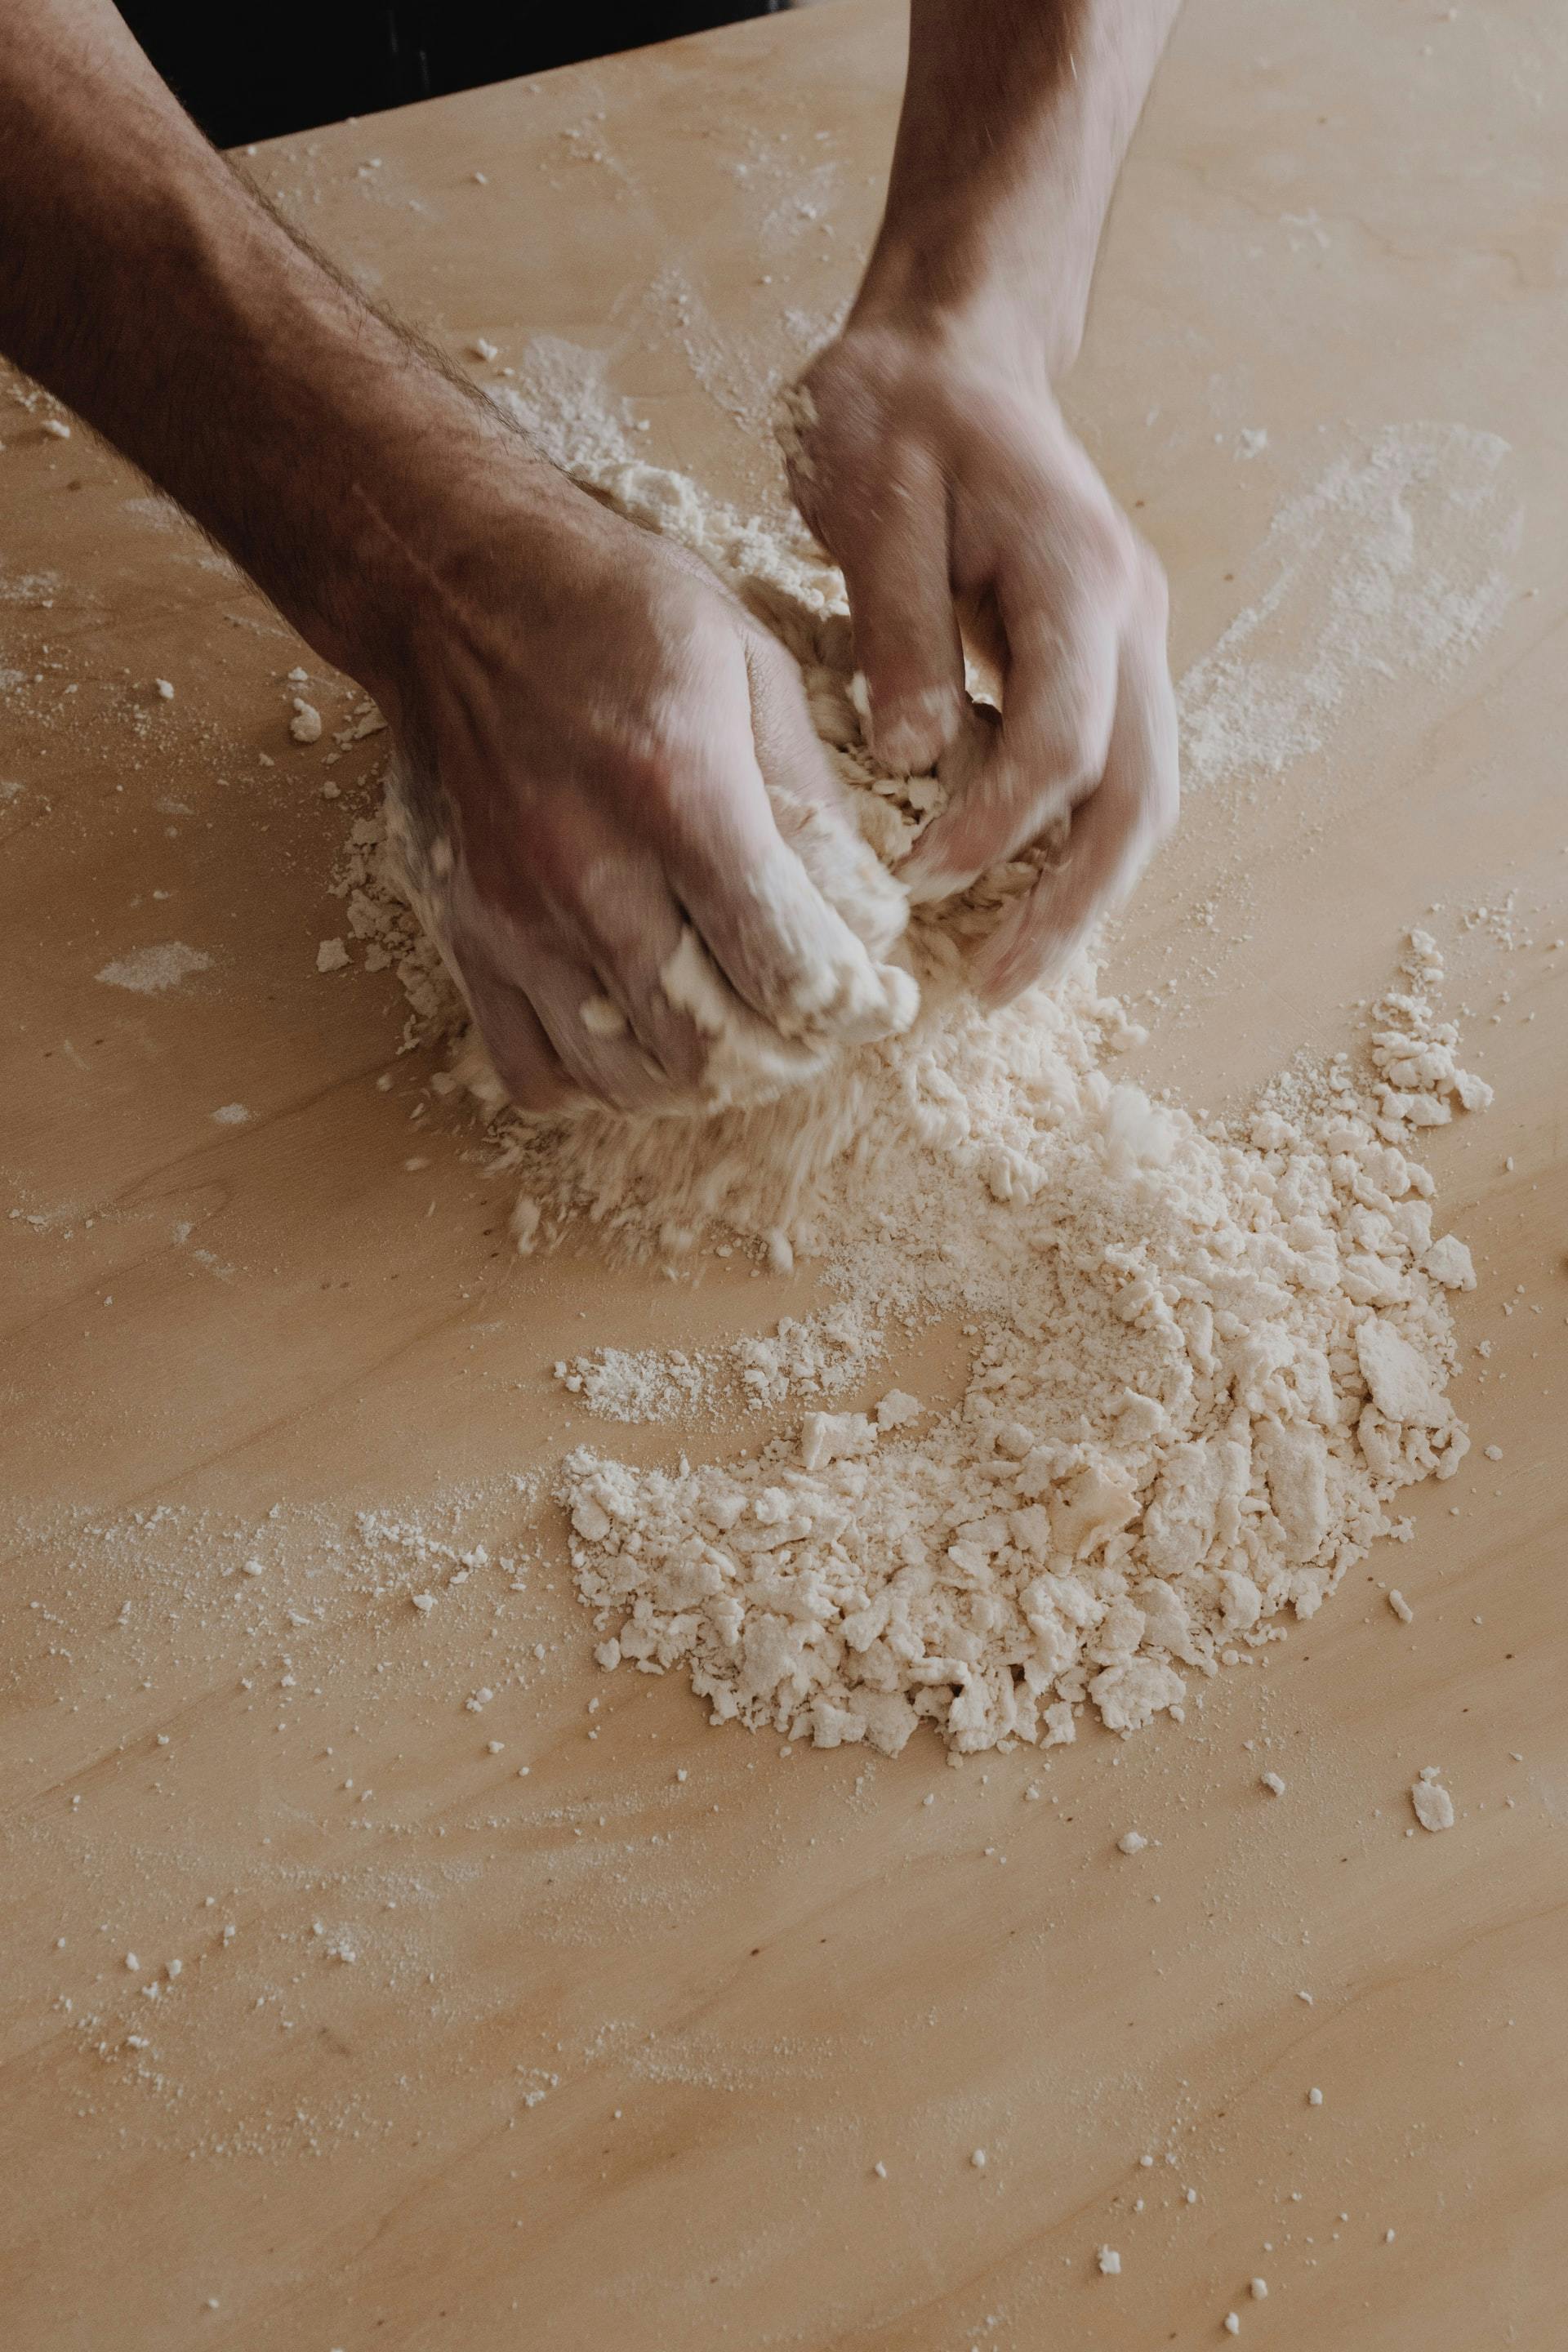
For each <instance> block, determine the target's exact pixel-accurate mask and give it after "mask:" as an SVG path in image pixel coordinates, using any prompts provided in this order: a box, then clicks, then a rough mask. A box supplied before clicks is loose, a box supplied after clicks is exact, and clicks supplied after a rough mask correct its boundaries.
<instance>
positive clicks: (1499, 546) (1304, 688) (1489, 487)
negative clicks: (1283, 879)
mask: <svg viewBox="0 0 1568 2352" xmlns="http://www.w3.org/2000/svg"><path fill="white" fill-rule="evenodd" d="M1507 455H1508V445H1507V443H1506V442H1504V441H1501V440H1500V439H1499V438H1498V436H1496V435H1495V434H1491V433H1477V432H1472V431H1470V430H1469V429H1468V428H1467V427H1465V426H1463V425H1388V426H1385V427H1384V430H1383V431H1381V432H1380V433H1378V434H1377V435H1376V436H1374V438H1373V442H1372V444H1371V446H1370V448H1369V449H1368V450H1367V452H1366V454H1365V456H1364V457H1361V458H1359V459H1357V458H1352V457H1342V458H1339V459H1338V460H1336V462H1335V463H1334V464H1333V465H1332V466H1331V467H1329V469H1328V470H1327V472H1326V473H1325V474H1324V475H1323V477H1322V478H1321V480H1320V481H1319V482H1318V483H1317V484H1316V486H1315V487H1314V488H1312V489H1310V490H1309V491H1306V492H1304V493H1303V494H1302V495H1300V497H1297V498H1293V499H1289V500H1288V501H1287V503H1286V504H1285V505H1284V506H1283V507H1282V508H1281V509H1280V510H1279V514H1278V515H1277V516H1276V518H1275V520H1274V524H1273V527H1272V529H1271V530H1270V531H1269V534H1268V541H1267V542H1266V544H1265V546H1264V548H1263V550H1262V552H1261V556H1260V559H1259V562H1260V566H1261V567H1262V568H1263V569H1264V570H1265V571H1266V572H1267V573H1268V583H1267V585H1266V586H1265V587H1264V589H1263V591H1262V593H1260V595H1259V596H1258V601H1257V602H1256V604H1251V605H1248V606H1247V608H1246V609H1245V610H1244V611H1243V612H1242V613H1240V614H1238V615H1237V618H1236V620H1235V621H1233V622H1232V624H1231V625H1230V626H1229V628H1228V629H1226V632H1225V635H1223V636H1222V637H1221V638H1220V640H1219V643H1218V644H1217V645H1216V646H1215V647H1214V649H1213V650H1212V652H1210V653H1208V654H1206V655H1205V656H1204V658H1203V659H1202V660H1201V661H1200V662H1197V663H1196V664H1194V667H1193V668H1191V669H1190V670H1189V671H1188V672H1187V674H1186V676H1185V677H1184V678H1183V680H1182V682H1181V688H1180V694H1179V701H1180V706H1181V716H1182V766H1183V781H1184V785H1185V787H1186V788H1187V789H1188V790H1189V791H1191V790H1194V789H1195V788H1202V787H1203V786H1205V785H1208V784H1216V783H1228V782H1238V781H1247V782H1250V781H1253V780H1255V779H1256V778H1257V777H1258V776H1259V775H1269V774H1272V775H1279V774H1281V773H1282V772H1284V771H1285V770H1286V769H1287V768H1289V767H1290V766H1293V765H1294V764H1295V762H1296V761H1299V760H1301V759H1304V758H1306V757H1307V756H1308V755H1310V754H1311V753H1314V752H1319V751H1322V750H1323V749H1324V748H1325V746H1326V745H1327V744H1328V742H1329V740H1330V739H1331V735H1332V732H1333V730H1334V728H1335V726H1336V725H1337V724H1340V723H1342V721H1343V719H1345V718H1346V717H1347V716H1349V715H1350V713H1351V712H1352V710H1353V709H1355V708H1356V707H1357V706H1358V705H1359V704H1360V703H1361V701H1362V700H1363V698H1364V697H1365V695H1366V693H1367V692H1368V691H1369V690H1370V689H1371V688H1373V687H1374V686H1375V684H1376V682H1377V680H1378V679H1379V678H1388V677H1396V676H1399V675H1400V674H1409V673H1410V672H1412V671H1414V672H1416V673H1420V674H1425V675H1426V676H1429V677H1440V676H1442V675H1443V674H1444V673H1445V672H1446V671H1447V670H1450V669H1451V668H1452V667H1454V666H1455V665H1456V663H1458V661H1459V660H1460V659H1462V658H1463V657H1464V656H1466V655H1467V654H1468V653H1470V652H1472V651H1473V650H1474V648H1475V646H1477V645H1479V643H1480V641H1481V639H1482V638H1483V637H1485V636H1486V635H1488V634H1489V632H1490V631H1491V630H1492V629H1494V628H1495V627H1496V626H1497V624H1498V622H1499V621H1500V618H1501V616H1502V613H1503V610H1504V607H1505V605H1506V603H1507V597H1508V583H1507V580H1506V577H1505V575H1504V572H1503V571H1502V568H1501V562H1500V559H1501V557H1502V556H1503V555H1504V554H1505V553H1506V552H1507V551H1510V549H1511V548H1512V547H1513V546H1514V545H1516V544H1517V541H1518V538H1519V530H1520V520H1521V518H1520V514H1519V510H1518V509H1517V508H1516V507H1515V506H1514V504H1513V503H1512V501H1511V500H1510V499H1509V498H1508V497H1507V495H1506V493H1505V491H1504V488H1503V484H1502V480H1501V472H1502V462H1503V459H1504V458H1505V457H1507Z"/></svg>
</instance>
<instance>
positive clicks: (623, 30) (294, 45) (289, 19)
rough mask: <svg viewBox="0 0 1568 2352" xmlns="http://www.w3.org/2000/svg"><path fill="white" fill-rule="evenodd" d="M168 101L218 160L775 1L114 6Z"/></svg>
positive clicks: (270, 1)
mask: <svg viewBox="0 0 1568 2352" xmlns="http://www.w3.org/2000/svg"><path fill="white" fill-rule="evenodd" d="M119 5H120V9H121V15H122V16H124V18H125V20H126V22H127V23H128V24H129V26H131V29H132V32H133V33H134V34H135V36H136V37H137V39H138V40H139V41H140V42H141V44H142V47H143V48H144V49H145V50H146V52H147V54H148V56H149V57H150V58H152V60H153V64H154V65H155V66H156V67H157V68H158V70H159V72H160V73H161V74H162V75H163V79H164V80H165V81H166V82H168V83H169V85H170V87H171V88H172V89H174V93H175V95H176V96H177V97H178V98H179V99H180V100H182V101H183V102H184V105H185V106H186V107H187V108H188V109H189V110H190V111H191V113H192V114H194V115H195V119H196V121H198V122H199V123H200V124H201V127H202V129H203V130H204V131H205V132H206V133H207V136H208V137H209V138H210V139H213V140H215V141H216V143H217V144H218V146H220V147H237V146H239V145H241V144H242V143H243V142H245V141H247V140H249V139H271V138H274V137H276V136H278V135H279V133H281V132H283V131H309V130H313V129H314V128H315V127H316V126H317V124H319V123H322V122H339V121H342V118H343V117H344V116H345V115H348V114H375V113H378V112H380V110H382V109H383V108H384V107H388V106H404V105H406V104H407V103H408V102H409V100H413V99H419V98H436V97H439V96H441V95H442V94H443V93H445V92H446V91H447V90H454V89H474V88H475V87H476V86H477V85H478V84H479V83H481V82H489V81H505V80H507V79H510V77H511V76H512V75H514V74H526V73H540V72H542V71H543V70H544V69H545V68H547V67H550V66H563V65H572V64H574V63H575V62H576V61H577V60H578V59H579V58H601V57H607V56H608V55H609V54H610V52H611V51H612V50H615V49H634V48H640V47H642V46H643V45H644V43H646V42H648V41H664V40H668V39H670V38H671V37H673V36H674V35H675V34H677V33H697V32H702V31H705V30H706V29H707V28H708V27H709V26H712V25H728V24H732V23H733V22H734V21H735V20H736V18H738V17H741V16H767V15H769V14H771V13H772V11H773V9H774V8H775V7H779V6H782V5H787V0H649V4H648V5H641V6H623V7H616V6H613V5H608V4H607V0H579V5H573V6H570V7H564V8H563V7H542V6H539V5H531V0H315V5H313V6H311V5H304V0H261V5H250V6H239V7H237V8H236V9H235V10H234V13H233V14H232V15H231V14H230V12H229V10H228V9H227V8H226V7H225V6H223V5H219V0H202V5H192V0H119Z"/></svg>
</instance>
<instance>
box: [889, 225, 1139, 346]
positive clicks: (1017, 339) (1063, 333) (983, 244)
mask: <svg viewBox="0 0 1568 2352" xmlns="http://www.w3.org/2000/svg"><path fill="white" fill-rule="evenodd" d="M1092 266H1093V255H1092V252H1091V253H1089V254H1088V255H1086V256H1079V255H1077V254H1075V253H1073V252H1072V251H1071V250H1070V249H1064V248H1063V247H1053V246H1052V244H1051V243H1050V241H1049V240H1048V239H1047V237H1046V236H1043V235H1041V234H1037V235H1035V236H1033V237H1031V236H1029V235H1028V234H1027V233H1026V232H1022V233H1020V232H1017V231H1015V232H1014V233H1012V234H1008V233H1006V232H1005V231H1004V230H1003V229H1002V228H1001V227H999V226H998V227H995V228H994V229H993V230H992V231H990V232H989V233H987V232H984V231H981V230H976V229H975V228H974V227H973V226H966V227H964V228H954V227H952V226H940V225H932V226H930V227H929V228H928V229H924V230H917V231H916V232H915V233H912V234H911V233H910V232H907V231H904V230H900V232H899V233H898V234H897V235H896V236H889V235H887V234H884V236H882V237H881V238H879V241H878V245H877V249H876V251H875V253H874V254H873V255H872V257H871V260H870V262H869V264H868V268H867V271H866V277H865V280H864V282H863V284H862V285H861V288H860V290H859V293H858V296H857V298H856V301H855V304H854V307H853V309H852V310H851V312H850V315H849V320H848V321H847V331H849V332H855V331H868V332H870V331H885V332H889V333H893V334H896V335H899V336H901V337H903V338H905V339H907V340H909V341H916V342H919V343H921V345H922V346H924V347H926V348H931V347H935V348H938V349H945V350H950V351H952V352H954V353H955V354H961V355H963V354H966V355H967V356H968V357H969V358H970V359H971V360H972V361H973V358H974V357H975V356H976V355H977V354H984V357H985V359H986V362H987V363H988V364H994V365H995V366H996V367H997V368H999V369H1001V370H1003V371H1005V372H1006V373H1012V374H1024V375H1026V376H1030V377H1041V378H1043V379H1044V381H1045V383H1047V385H1054V384H1055V383H1057V381H1058V378H1059V377H1061V376H1063V375H1065V374H1066V373H1067V371H1068V368H1070V367H1071V365H1072V363H1073V361H1074V360H1075V359H1076V358H1077V356H1078V352H1079V344H1080V343H1081V341H1082V340H1083V329H1084V320H1085V316H1086V314H1087V310H1088V303H1089V273H1090V270H1091V268H1092Z"/></svg>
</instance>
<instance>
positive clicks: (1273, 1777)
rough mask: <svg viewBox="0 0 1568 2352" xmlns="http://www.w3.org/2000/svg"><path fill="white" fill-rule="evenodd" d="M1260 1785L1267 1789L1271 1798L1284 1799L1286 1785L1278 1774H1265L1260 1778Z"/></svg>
mask: <svg viewBox="0 0 1568 2352" xmlns="http://www.w3.org/2000/svg"><path fill="white" fill-rule="evenodd" d="M1259 1785H1260V1786H1261V1787H1263V1788H1265V1789H1267V1790H1268V1793H1269V1795H1270V1796H1271V1797H1282V1796H1283V1795H1284V1794H1285V1783H1284V1781H1283V1780H1281V1779H1280V1777H1279V1773H1278V1772H1265V1773H1263V1774H1262V1775H1261V1776H1260V1780H1259Z"/></svg>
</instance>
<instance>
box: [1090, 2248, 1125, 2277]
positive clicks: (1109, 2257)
mask: <svg viewBox="0 0 1568 2352" xmlns="http://www.w3.org/2000/svg"><path fill="white" fill-rule="evenodd" d="M1094 2259H1095V2263H1096V2266H1097V2267H1098V2269H1099V2272H1100V2277H1101V2278H1120V2277H1121V2255H1120V2254H1119V2253H1118V2252H1117V2251H1116V2248H1115V2247H1114V2246H1101V2247H1100V2252H1098V2253H1097V2254H1096V2256H1095V2258H1094Z"/></svg>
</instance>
